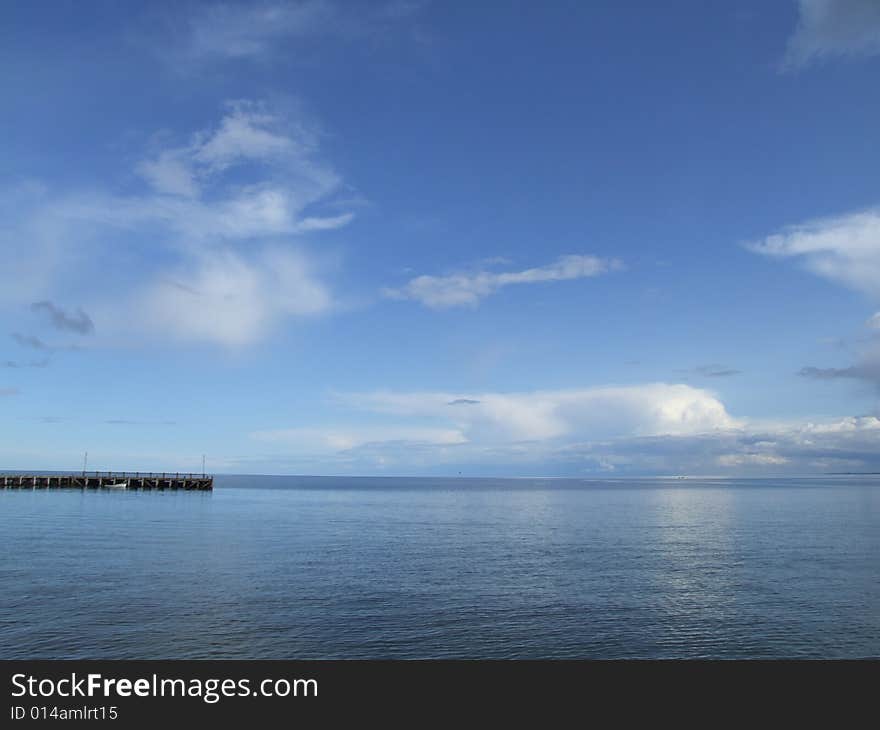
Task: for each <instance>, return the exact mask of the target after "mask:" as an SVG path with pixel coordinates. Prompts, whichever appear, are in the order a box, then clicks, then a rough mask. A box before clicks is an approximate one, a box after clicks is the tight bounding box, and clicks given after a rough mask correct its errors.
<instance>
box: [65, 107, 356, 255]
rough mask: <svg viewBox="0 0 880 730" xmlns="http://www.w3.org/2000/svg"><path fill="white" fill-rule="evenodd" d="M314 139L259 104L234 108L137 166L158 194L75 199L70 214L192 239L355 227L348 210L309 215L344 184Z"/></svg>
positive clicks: (305, 128) (301, 126) (303, 127)
mask: <svg viewBox="0 0 880 730" xmlns="http://www.w3.org/2000/svg"><path fill="white" fill-rule="evenodd" d="M317 137H318V135H317V133H316V132H315V131H314V130H312V129H310V128H309V126H308V125H306V124H304V123H302V122H299V123H290V121H289V120H285V119H282V118H281V117H279V116H278V115H275V114H272V113H269V112H268V111H267V110H266V109H265V108H264V107H263V106H262V105H260V104H255V103H252V102H244V101H238V102H234V103H230V104H229V105H228V109H227V113H226V114H225V115H224V117H223V118H222V119H221V120H220V123H219V125H218V126H217V127H216V128H215V129H209V130H204V131H201V132H198V133H196V134H194V135H193V137H192V139H191V140H190V142H189V143H187V144H186V145H182V146H179V147H171V148H165V149H161V150H159V151H158V152H157V154H155V155H154V156H153V157H152V158H150V159H147V160H144V161H142V162H141V163H140V164H139V165H138V166H137V171H138V172H139V173H140V175H141V176H142V177H143V178H144V179H145V180H146V181H147V182H148V184H149V185H150V186H151V187H152V188H153V190H154V192H155V193H156V194H155V195H148V196H132V197H128V198H125V199H122V200H115V201H107V200H98V201H94V202H92V203H91V204H90V205H89V204H88V203H83V202H80V201H75V202H74V203H73V204H72V206H71V211H70V213H71V215H74V216H76V215H80V216H87V217H88V216H92V217H98V218H103V219H104V220H105V221H107V222H110V223H115V224H117V225H127V224H137V223H143V222H149V221H151V220H152V221H157V222H162V223H164V224H166V225H168V226H169V227H171V228H173V229H174V230H176V231H177V232H179V233H180V234H182V235H186V236H190V237H210V236H224V237H232V238H247V237H254V236H267V235H283V234H297V233H302V232H306V231H315V230H328V229H332V228H338V227H341V226H344V225H346V224H347V223H349V222H350V221H351V219H352V217H353V214H352V213H351V212H344V213H341V214H340V213H338V212H334V213H333V214H332V215H326V216H318V215H314V214H310V215H306V211H307V209H308V208H309V206H313V205H315V204H317V203H320V202H327V201H328V199H329V197H330V196H332V195H333V194H334V193H335V192H337V191H338V190H339V189H340V187H341V184H342V180H341V178H340V176H339V175H338V174H337V173H336V172H335V171H334V170H333V169H332V168H331V167H330V166H329V165H328V164H326V163H324V162H322V161H320V160H319V159H318V157H317V153H318V145H317ZM234 168H241V172H242V178H239V177H237V176H236V177H230V175H229V173H230V172H232V171H233V169H234ZM235 171H236V172H237V170H235ZM255 171H256V172H257V173H258V177H257V178H256V179H254V172H255ZM242 179H244V180H248V179H249V180H250V182H242Z"/></svg>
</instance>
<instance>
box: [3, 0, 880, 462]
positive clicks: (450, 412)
mask: <svg viewBox="0 0 880 730" xmlns="http://www.w3.org/2000/svg"><path fill="white" fill-rule="evenodd" d="M0 88H2V91H3V97H4V100H5V102H4V105H3V113H2V114H0V145H2V154H0V262H2V263H0V266H2V275H3V276H2V285H0V415H2V418H0V468H3V469H61V470H66V469H80V468H82V463H83V453H84V452H86V451H88V454H89V468H90V469H120V470H121V469H126V470H157V471H166V470H168V471H171V470H173V471H177V470H194V471H197V470H200V469H201V462H202V455H203V454H204V455H205V456H206V461H207V465H208V469H209V470H211V471H213V472H217V473H224V472H226V473H228V472H231V473H274V474H341V475H345V474H371V475H372V474H379V475H381V474H385V475H459V474H461V475H465V476H488V475H498V476H569V477H585V478H589V477H596V476H598V477H608V476H621V477H625V476H627V475H668V474H700V475H777V474H792V475H802V474H822V473H828V472H844V471H845V472H849V471H855V472H862V471H880V397H878V396H880V178H878V170H880V91H878V90H880V0H774V1H773V2H766V0H755V1H750V0H742V1H739V2H735V3H728V2H705V0H672V1H671V2H668V3H655V2H636V1H633V2H625V3H619V2H567V1H563V0H557V1H555V2H549V3H533V2H525V1H523V2H517V1H516V0H510V1H509V2H504V3H502V2H468V3H464V2H439V1H435V2H428V1H424V2H422V1H419V0H376V2H372V3H362V2H352V3H347V2H342V1H341V0H267V1H265V2H263V1H256V2H249V3H240V4H239V3H232V2H229V3H198V2H167V3H163V2H148V3H137V2H128V3H117V2H110V1H109V0H108V1H106V2H103V1H100V0H91V1H90V2H78V1H77V2H74V1H72V0H67V1H65V0H58V1H57V2H53V3H32V2H16V1H10V2H5V3H3V4H2V7H0Z"/></svg>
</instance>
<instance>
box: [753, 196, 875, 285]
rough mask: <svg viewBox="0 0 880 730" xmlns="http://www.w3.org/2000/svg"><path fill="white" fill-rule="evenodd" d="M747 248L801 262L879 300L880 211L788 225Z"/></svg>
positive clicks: (826, 276) (812, 269)
mask: <svg viewBox="0 0 880 730" xmlns="http://www.w3.org/2000/svg"><path fill="white" fill-rule="evenodd" d="M749 248H750V249H751V250H752V251H754V252H756V253H759V254H763V255H764V256H770V257H773V258H780V259H783V258H794V259H799V260H801V261H802V262H803V263H804V265H805V266H806V268H807V269H808V270H809V271H811V272H813V273H814V274H817V275H818V276H822V277H824V278H826V279H829V280H831V281H835V282H837V283H839V284H842V285H844V286H847V287H849V288H851V289H855V290H856V291H860V292H864V293H866V294H868V295H869V296H871V297H875V298H880V209H878V208H871V209H869V210H864V211H859V212H856V213H849V214H847V215H842V216H838V217H834V218H822V219H819V220H814V221H808V222H806V223H802V224H800V225H795V226H790V227H788V228H786V229H784V230H782V231H780V232H779V233H775V234H773V235H772V236H768V237H766V238H765V239H764V240H763V241H759V242H757V243H753V244H751V245H750V246H749Z"/></svg>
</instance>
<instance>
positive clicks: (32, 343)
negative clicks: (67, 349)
mask: <svg viewBox="0 0 880 730" xmlns="http://www.w3.org/2000/svg"><path fill="white" fill-rule="evenodd" d="M10 337H12V339H13V340H15V341H16V342H17V343H18V344H19V345H21V346H22V347H30V348H31V349H32V350H51V349H52V348H51V347H50V346H49V345H47V344H46V343H45V342H43V341H42V340H41V339H40V338H39V337H34V336H33V335H23V334H21V333H20V332H13V333H12V334H11V335H10Z"/></svg>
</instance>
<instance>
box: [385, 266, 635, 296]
mask: <svg viewBox="0 0 880 730" xmlns="http://www.w3.org/2000/svg"><path fill="white" fill-rule="evenodd" d="M621 267H622V264H621V263H620V262H619V261H617V260H615V259H603V258H598V257H596V256H587V255H569V256H561V257H560V258H559V259H557V260H556V261H554V262H553V263H551V264H548V265H547V266H540V267H537V268H533V269H526V270H524V271H511V272H490V271H478V272H475V273H459V274H452V275H449V276H428V275H423V276H417V277H415V278H414V279H411V280H410V281H409V282H408V283H407V284H406V285H405V286H403V287H401V288H399V289H393V288H387V289H384V290H383V294H384V295H385V296H387V297H389V298H392V299H411V300H415V301H418V302H420V303H422V304H423V305H425V306H426V307H431V308H432V309H447V308H450V307H475V306H477V305H478V304H479V303H480V301H481V300H482V299H485V298H486V297H488V296H490V295H491V294H494V293H495V292H497V291H498V290H499V289H501V288H502V287H505V286H510V285H512V284H534V283H539V282H547V281H566V280H571V279H582V278H586V277H593V276H599V275H600V274H605V273H608V272H609V271H614V270H616V269H620V268H621Z"/></svg>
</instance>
